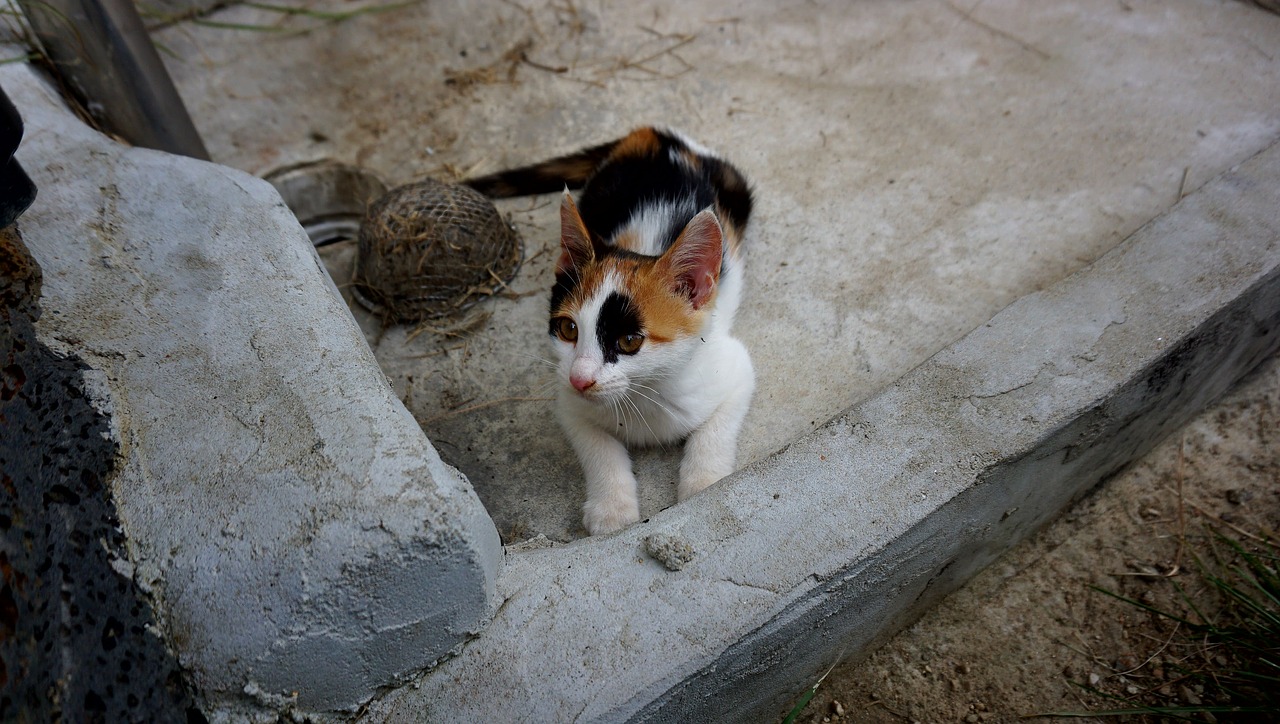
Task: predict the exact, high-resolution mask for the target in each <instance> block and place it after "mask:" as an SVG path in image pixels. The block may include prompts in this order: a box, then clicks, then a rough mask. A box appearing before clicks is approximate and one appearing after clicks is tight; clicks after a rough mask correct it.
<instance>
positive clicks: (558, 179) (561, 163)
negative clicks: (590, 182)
mask: <svg viewBox="0 0 1280 724" xmlns="http://www.w3.org/2000/svg"><path fill="white" fill-rule="evenodd" d="M624 140H626V139H619V140H616V141H610V142H609V143H603V144H601V145H599V146H592V147H591V148H584V149H582V150H581V151H578V152H576V153H571V154H569V155H568V156H561V157H559V158H553V159H551V160H549V161H543V162H541V163H535V164H533V165H532V166H525V167H523V168H515V169H511V170H509V171H499V172H498V173H494V174H489V175H488V176H481V177H479V178H473V179H467V180H466V181H463V182H462V183H463V184H464V185H466V186H470V187H471V188H473V189H475V190H476V191H479V192H480V193H482V194H484V195H485V196H488V197H489V198H491V199H505V198H510V197H512V196H533V195H536V194H549V193H553V192H557V191H563V190H565V188H566V187H567V188H571V189H580V188H582V186H583V184H585V183H586V182H587V179H589V178H591V176H592V175H593V174H594V173H595V172H596V170H597V169H599V168H600V166H601V165H602V164H604V162H605V161H607V160H608V159H609V157H610V156H612V155H613V152H614V150H615V149H616V148H617V147H618V145H619V144H621V143H622V142H623V141H624Z"/></svg>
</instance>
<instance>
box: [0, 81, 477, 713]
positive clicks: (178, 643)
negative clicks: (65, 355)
mask: <svg viewBox="0 0 1280 724" xmlns="http://www.w3.org/2000/svg"><path fill="white" fill-rule="evenodd" d="M0 83H3V85H4V88H5V90H6V91H7V92H8V93H9V94H10V95H11V96H12V98H13V100H14V102H15V104H16V105H17V106H18V108H19V110H20V111H21V113H22V114H23V116H24V118H25V120H26V123H27V127H28V129H30V131H29V134H28V138H27V141H26V142H25V143H24V144H23V146H22V148H21V150H20V151H19V154H18V156H19V158H20V160H21V162H22V164H23V165H24V166H25V167H26V168H27V169H28V171H29V173H30V175H31V176H32V178H33V179H34V181H35V183H36V184H37V186H38V187H39V189H40V194H39V198H38V200H37V202H36V203H35V205H33V206H32V207H31V209H30V210H29V211H28V212H27V214H26V215H25V216H24V217H23V230H24V234H25V237H26V241H27V244H28V247H29V248H30V250H31V254H32V256H33V257H35V259H36V260H37V261H38V262H39V264H40V265H41V267H42V268H43V270H44V275H45V277H44V278H45V285H44V297H43V300H42V304H43V307H44V310H45V314H44V316H43V318H42V319H41V320H40V323H39V325H38V327H37V332H38V333H39V335H40V339H41V340H42V341H43V342H45V343H46V344H48V345H49V346H50V347H51V348H53V349H55V350H63V351H67V352H73V353H75V354H76V355H78V356H79V357H80V358H81V359H83V360H84V361H85V362H86V363H87V364H88V365H90V366H91V367H92V368H93V370H94V371H92V372H89V373H86V376H87V377H88V378H89V380H90V387H92V388H93V389H90V390H88V392H89V394H90V397H91V398H92V399H93V400H94V402H95V404H96V405H97V406H98V407H99V408H100V409H102V410H105V411H107V412H108V413H109V414H110V416H111V420H112V434H113V436H114V437H115V438H116V439H117V442H118V445H119V450H120V453H119V459H118V460H117V461H116V468H115V474H114V475H113V477H112V478H111V479H110V481H109V484H110V487H111V491H112V494H113V496H114V502H115V506H116V513H117V514H118V516H119V519H120V523H121V527H122V529H123V532H124V535H125V537H126V538H127V545H128V553H129V555H128V559H127V560H118V561H117V562H116V563H117V567H118V570H121V571H124V572H126V573H127V574H128V575H130V576H131V577H133V578H134V580H136V581H137V583H138V584H139V585H140V586H141V587H142V588H143V590H145V591H147V592H148V593H149V594H150V596H151V598H152V601H153V603H154V606H155V609H156V612H157V616H158V618H159V620H160V623H161V628H162V629H163V633H164V635H165V640H166V642H167V643H168V645H169V646H170V647H171V648H172V649H174V650H175V651H176V652H177V654H178V657H179V661H180V662H181V665H182V666H183V668H184V669H186V671H187V672H188V674H189V677H190V680H191V682H192V683H194V685H195V687H196V689H197V692H198V694H199V696H200V697H201V699H202V702H203V706H204V708H206V709H208V710H210V711H213V712H215V713H217V714H220V715H228V716H229V715H234V714H237V713H238V714H243V715H248V716H253V715H261V716H265V717H266V718H268V719H270V720H275V718H276V716H277V712H280V711H290V710H296V711H299V712H304V713H316V712H326V711H351V710H353V709H354V708H356V707H357V706H359V705H360V704H361V703H362V702H363V701H365V700H367V699H368V698H369V697H370V696H372V694H373V693H374V691H375V690H376V689H377V688H378V687H381V686H386V685H389V684H392V683H394V682H396V681H397V680H398V679H399V678H400V677H403V676H405V675H407V674H411V673H414V672H416V671H418V670H420V669H421V668H422V667H424V666H428V665H430V664H431V663H432V662H433V661H434V660H435V659H437V658H438V657H440V656H442V655H444V654H446V653H447V652H448V651H449V650H450V649H452V648H454V647H455V646H457V645H458V643H459V642H461V641H462V640H464V639H465V638H466V637H467V636H468V635H469V634H470V633H471V632H472V631H473V630H475V629H476V628H477V627H478V625H479V624H480V622H481V621H482V620H483V619H484V618H485V616H487V614H488V613H489V611H490V599H491V598H492V595H493V585H494V579H495V577H496V575H497V571H498V569H499V567H500V561H501V547H500V544H499V541H498V537H497V533H496V531H495V530H494V527H493V523H492V521H490V520H489V517H488V516H487V514H486V513H485V511H484V509H483V507H482V506H481V504H480V502H479V500H478V499H477V498H476V497H475V494H474V493H473V491H472V490H471V487H470V485H469V484H468V483H467V481H466V480H465V479H464V478H463V477H462V476H461V475H460V474H459V473H458V472H457V471H456V470H453V469H452V468H449V467H448V466H446V465H445V464H443V463H442V462H441V461H440V459H439V457H438V456H437V455H436V452H435V450H434V449H433V448H432V446H431V445H430V443H429V442H428V441H427V439H426V437H425V436H424V435H423V434H422V431H421V429H420V428H419V427H418V425H417V424H416V423H415V422H414V420H413V419H412V417H411V416H410V415H409V414H408V412H407V411H406V410H405V409H404V407H403V405H401V403H400V401H399V400H398V399H396V398H395V397H394V395H393V394H392V391H391V390H390V389H389V386H388V384H387V380H386V378H385V376H384V375H383V374H382V372H381V370H380V369H379V368H378V365H377V363H376V361H375V360H374V358H373V356H372V354H371V353H370V351H369V348H368V346H367V345H366V344H365V342H364V339H363V337H362V335H361V333H360V330H359V329H358V328H357V327H356V325H355V323H354V320H353V319H352V318H351V315H350V312H349V311H348V310H347V308H346V306H345V305H344V304H343V302H342V301H341V299H340V298H339V296H338V294H337V290H336V289H335V288H334V287H333V283H332V282H331V281H330V280H329V278H328V276H327V274H326V273H325V271H324V270H323V268H322V267H321V265H320V262H319V259H318V258H317V257H316V255H315V252H314V250H313V249H312V247H311V245H310V244H309V243H308V241H307V238H306V235H305V234H304V233H303V231H302V229H301V228H300V227H299V226H298V224H297V221H296V220H295V219H294V218H293V217H292V215H290V213H289V211H288V209H286V208H285V207H284V205H283V204H282V203H281V202H280V198H279V196H278V195H277V194H276V192H275V190H274V189H272V188H271V187H270V186H269V185H268V184H266V183H265V182H263V181H260V180H258V179H255V178H253V177H251V176H248V175H247V174H244V173H240V172H238V171H234V170H232V169H228V168H224V167H221V166H216V165H213V164H207V163H201V162H197V161H192V160H190V159H185V158H180V157H177V156H170V155H167V154H163V153H159V152H153V151H147V150H141V149H129V148H125V147H122V146H120V145H119V144H116V143H114V142H112V141H110V140H109V139H107V138H105V137H103V136H101V135H100V134H97V133H96V132H93V131H92V130H90V129H88V128H86V127H84V126H83V125H82V124H80V123H79V122H78V121H77V120H76V119H75V117H74V116H72V115H71V114H70V113H69V112H68V111H67V110H66V109H65V108H64V107H63V106H62V104H61V102H60V101H59V100H58V99H57V98H56V97H55V96H54V94H53V93H52V92H51V91H50V90H49V89H48V87H47V86H46V85H45V84H44V83H43V82H42V81H41V80H40V79H38V78H37V77H36V76H35V75H34V73H33V72H32V71H31V70H30V69H29V68H27V67H24V66H9V67H6V68H3V69H0Z"/></svg>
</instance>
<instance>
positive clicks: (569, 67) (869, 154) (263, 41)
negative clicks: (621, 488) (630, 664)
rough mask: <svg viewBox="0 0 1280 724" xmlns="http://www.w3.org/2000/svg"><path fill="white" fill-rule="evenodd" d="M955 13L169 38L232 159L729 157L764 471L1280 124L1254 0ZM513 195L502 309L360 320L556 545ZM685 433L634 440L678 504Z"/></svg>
mask: <svg viewBox="0 0 1280 724" xmlns="http://www.w3.org/2000/svg"><path fill="white" fill-rule="evenodd" d="M310 7H314V8H318V9H323V8H340V9H350V6H349V5H348V4H346V3H336V2H335V3H318V4H313V5H311V6H310ZM967 7H968V5H966V6H965V8H967ZM965 8H962V7H961V6H960V5H958V4H950V3H947V2H938V1H936V0H916V1H913V2H900V3H857V4H852V5H850V4H848V3H806V4H804V5H802V6H786V7H781V6H778V5H777V4H776V3H771V2H766V1H765V0H755V1H750V2H744V3H736V4H735V5H734V7H733V8H732V10H726V9H724V8H722V7H719V6H718V5H717V4H714V3H708V2H689V3H680V4H672V5H660V6H653V5H650V4H625V3H620V4H610V3H597V2H577V3H558V2H529V3H523V4H522V3H518V2H504V1H502V0H491V1H488V2H431V3H422V4H419V5H414V6H411V7H407V8H401V9H398V10H395V11H392V12H386V13H381V14H376V15H364V16H359V17H354V18H352V19H350V20H347V21H345V22H341V23H336V24H328V25H325V24H321V23H318V22H317V21H316V20H315V19H313V18H303V17H293V18H283V17H282V16H281V14H279V13H272V12H269V11H264V10H261V9H254V8H249V7H236V8H230V9H227V10H225V11H222V12H220V13H218V14H216V16H214V18H213V19H214V20H217V21H219V22H226V23H242V24H259V25H263V26H269V27H270V28H274V29H279V30H284V31H286V32H262V31H260V30H258V31H255V30H243V29H242V30H232V29H226V28H210V27H196V26H192V25H189V24H183V25H179V26H175V27H171V28H169V29H167V30H165V31H163V32H162V33H160V34H159V36H158V38H159V40H160V41H161V42H162V43H163V44H164V45H165V47H166V48H169V49H170V50H171V51H172V55H170V56H167V57H166V61H167V62H168V64H169V67H170V71H171V73H172V74H173V75H174V77H175V81H176V82H177V84H178V86H179V88H180V90H181V92H182V93H183V95H184V97H185V98H186V100H187V102H188V104H189V105H190V107H191V109H192V115H193V116H194V117H195V120H196V123H197V125H198V126H199V127H200V130H201V131H202V133H203V134H204V136H205V139H206V141H207V143H208V146H209V148H210V150H211V153H212V154H213V156H214V157H215V159H216V160H218V161H221V162H223V163H227V164H229V165H232V166H236V167H239V168H242V169H245V170H247V171H249V172H251V173H255V174H264V173H266V172H268V171H270V170H271V169H273V168H276V167H279V166H283V165H288V164H291V163H294V162H299V161H306V160H315V159H318V158H325V157H327V158H334V159H336V160H339V161H343V162H348V163H355V164H358V165H363V166H366V167H368V168H370V169H372V170H374V171H376V172H377V173H379V174H380V175H381V176H383V177H384V178H385V179H386V180H388V181H389V182H391V183H393V184H394V183H402V182H406V181H409V180H412V179H415V178H418V177H420V176H423V175H436V176H440V177H448V176H449V175H450V174H451V173H452V172H454V171H461V172H467V171H471V172H475V173H480V172H484V171H490V170H494V169H497V168H500V167H503V166H506V165H510V164H515V163H521V162H526V161H532V160H535V159H539V158H542V157H546V156H549V155H552V154H555V153H560V152H564V151H568V150H570V149H573V148H576V147H579V146H581V145H583V144H586V143H593V142H599V141H602V140H605V139H608V138H610V137H614V136H617V135H619V134H620V133H622V132H623V131H625V130H626V129H627V128H629V127H630V126H632V125H636V124H641V123H654V122H657V123H663V124H671V125H675V126H678V127H682V128H683V129H685V130H686V131H688V132H689V133H691V134H692V135H693V136H695V137H697V138H699V139H700V140H702V141H704V142H706V143H707V144H709V145H711V146H713V147H716V148H718V149H719V150H721V151H722V152H724V153H725V154H726V155H728V156H729V157H730V158H732V159H733V160H734V161H735V162H736V163H738V164H739V165H740V166H741V167H742V168H743V169H744V170H745V171H746V172H747V173H748V175H749V176H750V177H751V178H752V179H753V180H754V181H755V183H756V185H757V190H758V195H759V197H760V204H759V216H758V218H757V219H756V222H755V226H754V228H753V230H752V232H751V233H750V235H749V239H748V244H749V247H750V255H751V256H750V259H749V261H748V279H747V295H746V300H745V302H744V304H743V307H742V310H741V312H740V314H739V317H738V327H737V328H738V332H739V334H740V336H741V337H742V338H743V340H744V341H745V343H746V344H747V346H748V348H749V349H751V350H752V353H753V355H754V360H755V365H756V368H757V370H758V376H759V386H758V392H757V397H756V403H755V406H754V408H753V411H752V413H751V415H750V416H749V418H748V419H747V422H746V426H745V429H744V431H743V434H742V438H741V450H740V462H741V463H742V464H744V465H745V464H748V463H751V462H753V461H758V460H762V459H764V458H766V456H768V455H769V454H770V453H772V452H774V451H776V450H778V449H779V448H780V447H782V446H784V445H786V444H787V443H788V442H790V441H792V440H793V439H794V438H795V437H796V436H797V435H798V434H800V433H802V432H805V431H809V430H812V429H814V428H815V427H817V426H819V425H821V424H823V423H824V422H825V421H826V420H828V419H830V418H831V417H832V416H833V415H835V414H836V413H838V412H839V411H841V410H843V409H845V408H847V407H848V406H849V405H851V404H853V403H854V402H857V401H859V400H862V399H864V398H866V397H867V396H869V395H870V394H872V393H874V392H875V391H877V390H879V389H881V388H883V387H884V386H885V385H886V384H888V383H890V382H891V381H893V380H895V379H897V378H898V377H899V376H900V375H902V374H903V373H905V372H906V371H908V370H910V369H911V368H913V367H915V366H916V365H917V364H919V363H920V362H922V361H923V360H924V359H926V358H928V357H929V356H930V355H931V354H933V353H935V352H937V351H938V350H940V349H942V348H943V347H945V346H946V345H947V344H948V343H950V342H951V341H953V340H955V339H956V338H958V337H959V336H961V335H963V334H964V333H966V332H968V331H969V330H971V329H973V328H974V327H976V326H978V325H980V324H981V323H983V322H984V321H985V320H987V319H988V318H989V317H990V316H991V315H992V314H994V313H995V312H996V311H998V310H999V309H1001V308H1002V307H1004V306H1005V305H1007V304H1009V303H1011V302H1012V301H1014V300H1015V299H1017V298H1018V297H1020V296H1022V295H1024V294H1027V293H1030V292H1033V291H1036V290H1038V289H1042V288H1044V287H1046V286H1047V285H1049V284H1052V283H1053V282H1055V281H1057V280H1059V279H1061V278H1063V277H1064V276H1065V275H1067V274H1069V273H1071V272H1072V271H1074V270H1076V269H1079V268H1081V267H1082V266H1084V265H1086V264H1088V263H1089V262H1091V261H1092V260H1094V259H1096V258H1098V257H1099V256H1100V255H1101V254H1103V253H1104V252H1106V251H1107V250H1108V249H1110V248H1111V247H1112V246H1113V245H1114V244H1115V243H1117V242H1118V241H1119V240H1120V239H1122V238H1124V237H1125V236H1127V235H1128V234H1129V233H1131V232H1132V231H1133V230H1134V229H1136V228H1137V227H1138V226H1140V225H1141V224H1143V223H1145V222H1146V221H1147V220H1149V219H1150V218H1152V217H1153V216H1154V215H1156V214H1158V213H1160V212H1161V211H1163V210H1166V209H1168V208H1169V207H1170V206H1171V205H1172V204H1173V203H1174V202H1175V201H1176V200H1177V199H1178V197H1179V195H1180V193H1184V192H1187V191H1191V190H1194V189H1195V188H1197V187H1199V186H1200V185H1201V184H1203V183H1204V182H1205V181H1206V180H1207V179H1209V178H1212V177H1213V176H1215V175H1216V174H1218V173H1220V172H1222V171H1223V170H1225V169H1226V168H1228V167H1230V166H1231V165H1233V164H1235V163H1238V162H1240V161H1242V160H1244V159H1246V158H1248V157H1250V156H1251V155H1253V154H1254V153H1257V152H1258V151H1259V150H1260V149H1262V148H1264V147H1265V146H1267V145H1268V144H1270V143H1271V142H1272V141H1274V140H1275V139H1276V138H1277V137H1280V115H1278V114H1277V113H1276V111H1275V109H1276V108H1278V107H1280V63H1277V62H1276V56H1275V54H1274V52H1273V51H1272V50H1271V49H1272V48H1275V47H1280V19H1277V18H1276V17H1275V16H1272V15H1269V14H1266V13H1263V12H1261V11H1258V10H1257V9H1255V8H1251V7H1249V6H1248V5H1247V4H1244V3H1240V2H1235V1H1233V0H1223V1H1221V2H1189V1H1188V2H1143V1H1141V0H1139V1H1137V2H1126V3H1116V2H1111V1H1109V0H1073V1H1071V2H1060V3H1051V4H1046V3H1018V2H1009V1H1005V2H996V1H994V0H992V1H991V2H984V3H982V4H981V5H979V6H978V7H976V8H975V9H973V10H972V11H969V10H967V9H965ZM302 29H308V30H307V32H305V33H292V32H290V31H294V30H302ZM522 57H527V58H528V59H529V61H530V62H529V63H525V62H521V61H520V58H522ZM503 208H504V210H506V211H508V212H510V213H511V214H512V215H513V217H514V219H515V221H516V222H517V224H518V226H519V228H520V230H521V232H522V233H523V235H524V237H525V240H526V254H527V256H528V261H527V263H526V264H525V266H524V268H523V270H522V272H521V275H520V276H519V277H518V278H517V279H516V281H515V282H514V283H513V285H512V289H513V292H514V294H513V295H511V297H510V298H499V299H495V300H492V303H490V304H488V305H487V307H486V308H485V311H487V312H488V313H489V314H490V315H491V316H488V317H487V318H480V319H476V320H472V322H473V324H472V326H471V327H469V328H468V331H466V332H465V333H463V334H462V335H461V336H453V335H447V334H438V333H432V332H424V333H421V334H419V335H418V336H416V337H414V338H412V339H410V334H411V332H410V330H408V329H405V328H391V329H383V328H382V327H381V326H380V325H379V324H378V323H377V320H376V319H373V318H371V317H369V316H368V315H364V314H363V313H362V312H361V311H360V310H358V309H357V310H356V316H357V318H358V319H359V320H360V322H361V325H362V327H363V329H364V331H365V334H366V338H367V339H368V340H369V341H370V343H371V344H372V345H373V346H374V348H375V353H376V354H377V357H378V360H379V362H380V363H381V364H382V366H383V368H384V369H385V370H386V371H387V372H388V375H389V376H390V377H391V379H392V381H393V384H394V385H395V389H396V394H397V395H398V396H400V397H401V399H403V400H404V401H405V404H406V406H407V407H408V408H409V409H410V410H411V411H412V412H413V414H414V415H415V417H416V418H417V419H418V420H419V421H420V422H421V423H422V424H423V426H424V428H425V429H426V431H427V432H428V435H429V436H430V437H431V439H432V440H434V441H435V442H436V444H437V445H438V446H439V449H440V452H441V455H442V456H443V457H444V459H445V460H446V461H448V462H450V463H452V464H454V465H456V466H458V467H459V468H460V469H461V470H462V471H463V472H465V473H466V474H467V476H468V477H469V479H470V480H471V481H472V483H473V484H474V485H475V486H476V489H477V491H478V493H479V494H480V496H481V498H482V499H483V501H484V503H485V505H486V507H487V508H488V510H489V512H490V513H491V514H492V515H493V517H494V519H495V521H496V523H497V525H498V527H499V530H500V531H502V532H503V534H504V536H505V537H506V539H507V540H508V541H509V542H510V541H514V540H520V539H522V538H527V537H531V536H534V535H536V534H539V533H541V534H545V535H547V536H548V537H549V538H551V539H553V540H560V541H564V540H569V539H572V538H574V537H577V536H579V535H581V534H582V530H581V528H580V526H579V522H578V518H579V505H580V502H581V492H580V484H581V483H580V475H579V472H578V470H577V466H576V462H575V461H574V460H573V458H572V455H571V453H570V451H569V450H568V447H567V445H566V444H565V443H564V442H563V440H562V439H561V436H560V434H559V433H558V431H557V430H556V429H555V425H554V423H553V422H552V421H551V420H552V418H551V414H550V408H549V402H547V401H545V399H543V398H546V397H548V394H547V391H548V390H549V389H550V386H551V385H553V384H555V381H554V380H553V379H552V378H551V376H550V373H549V371H548V369H547V366H546V365H544V364H543V363H542V362H541V361H539V359H538V358H539V357H542V356H549V355H543V354H542V353H541V352H540V350H541V349H542V348H543V347H544V344H545V319H544V317H545V313H546V290H547V289H548V288H549V287H550V285H551V268H550V267H551V263H552V261H553V259H554V254H552V253H549V252H550V250H551V249H552V247H553V246H554V243H555V239H556V214H555V208H554V205H553V204H551V203H548V202H547V201H546V200H542V199H535V200H531V201H529V200H522V201H515V202H512V203H509V204H506V205H504V206H503ZM336 257H339V258H336V259H333V260H331V261H332V262H333V263H332V264H331V268H332V269H334V270H335V279H337V281H338V284H339V286H342V285H343V284H344V282H345V276H344V274H345V272H344V271H343V269H344V268H345V267H344V266H343V263H342V260H341V258H340V257H341V251H340V250H339V251H338V252H337V253H336ZM455 331H456V330H455ZM676 458H677V456H676V455H675V454H674V453H673V452H672V451H655V452H651V453H647V454H643V455H641V456H639V458H638V464H637V472H638V477H639V478H640V480H641V485H642V488H643V490H642V496H643V498H642V509H643V511H644V512H645V514H651V513H654V512H656V511H658V510H660V509H662V508H664V507H666V506H668V505H670V504H671V503H673V502H674V493H673V489H674V485H673V482H672V481H673V480H674V477H675V473H674V471H675V464H676Z"/></svg>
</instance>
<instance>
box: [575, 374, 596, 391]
mask: <svg viewBox="0 0 1280 724" xmlns="http://www.w3.org/2000/svg"><path fill="white" fill-rule="evenodd" d="M595 383H596V381H595V378H593V377H579V376H577V375H569V384H571V385H573V389H575V390H577V391H578V392H585V391H586V390H587V388H589V387H592V386H594V385H595Z"/></svg>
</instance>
